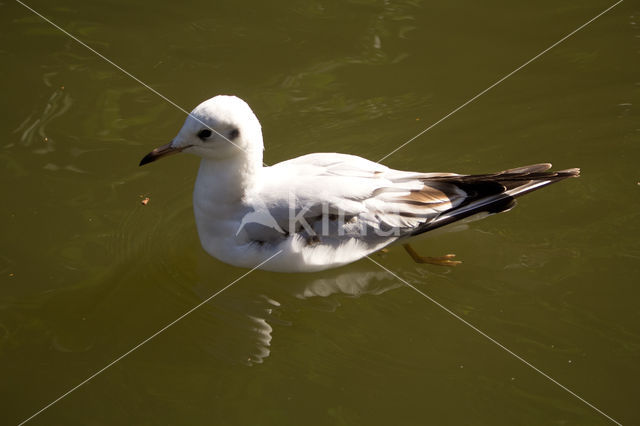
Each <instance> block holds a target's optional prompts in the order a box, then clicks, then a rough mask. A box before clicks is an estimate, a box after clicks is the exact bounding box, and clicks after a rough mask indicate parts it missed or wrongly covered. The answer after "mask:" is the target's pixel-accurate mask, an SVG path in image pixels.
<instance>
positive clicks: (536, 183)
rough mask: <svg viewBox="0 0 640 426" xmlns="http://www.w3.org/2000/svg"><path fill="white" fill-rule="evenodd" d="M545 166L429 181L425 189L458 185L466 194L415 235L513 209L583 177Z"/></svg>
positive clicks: (414, 233)
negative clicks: (535, 195) (533, 194)
mask: <svg viewBox="0 0 640 426" xmlns="http://www.w3.org/2000/svg"><path fill="white" fill-rule="evenodd" d="M550 168H551V164H549V163H542V164H534V165H531V166H524V167H518V168H515V169H509V170H505V171H502V172H498V173H492V174H484V175H453V176H435V177H429V178H425V180H424V184H425V186H431V187H435V188H438V187H442V186H443V185H444V186H449V185H454V186H455V187H456V188H458V189H459V190H462V191H463V192H464V193H466V196H465V198H464V201H463V202H462V203H460V204H458V205H456V206H454V207H453V208H451V209H449V210H446V211H444V212H442V213H441V214H439V215H438V216H437V217H436V218H434V219H432V220H430V221H428V222H426V223H424V224H423V225H421V226H419V227H418V228H417V229H416V230H415V231H413V232H412V233H411V235H419V234H422V233H425V232H428V231H432V230H434V229H437V228H440V227H442V226H445V225H448V224H450V223H453V222H457V221H459V220H462V219H466V218H468V217H471V216H474V215H477V214H482V213H484V214H494V213H500V212H505V211H508V210H511V209H512V208H513V207H514V206H515V205H516V200H515V199H516V198H517V197H520V196H521V195H524V194H527V193H529V192H532V191H535V190H537V189H540V188H542V187H545V186H547V185H550V184H552V183H555V182H559V181H561V180H563V179H566V178H570V177H578V176H580V169H578V168H573V169H566V170H559V171H557V172H554V171H549V169H550Z"/></svg>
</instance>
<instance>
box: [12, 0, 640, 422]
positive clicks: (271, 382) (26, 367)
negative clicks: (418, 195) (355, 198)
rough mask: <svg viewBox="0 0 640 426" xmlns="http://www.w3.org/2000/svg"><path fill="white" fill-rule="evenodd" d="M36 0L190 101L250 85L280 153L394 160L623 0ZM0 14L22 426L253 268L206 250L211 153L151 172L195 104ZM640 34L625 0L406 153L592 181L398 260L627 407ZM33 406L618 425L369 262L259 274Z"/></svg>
mask: <svg viewBox="0 0 640 426" xmlns="http://www.w3.org/2000/svg"><path fill="white" fill-rule="evenodd" d="M29 4H30V5H31V6H32V7H33V8H35V9H36V10H38V11H39V12H41V13H43V14H44V15H46V16H47V17H49V18H50V19H52V20H53V21H54V22H56V23H57V24H59V25H60V26H62V27H63V28H65V29H66V30H68V31H70V32H71V33H73V34H74V35H76V36H78V37H79V38H81V39H82V40H83V41H84V42H86V43H88V44H89V45H91V46H92V47H94V48H95V49H97V50H99V51H100V52H101V53H103V54H104V55H106V56H107V57H108V58H110V59H111V60H113V61H114V62H115V63H117V64H119V65H120V66H122V67H124V68H125V69H126V70H127V71H129V72H131V73H132V74H134V75H135V76H137V77H138V78H140V79H141V80H143V81H144V82H145V83H147V84H149V85H150V86H152V87H153V88H155V89H157V90H158V91H159V92H161V93H162V94H164V95H165V96H167V97H168V98H170V99H172V100H173V101H175V102H176V103H177V104H179V105H180V106H182V107H183V108H185V109H187V110H190V109H191V108H192V107H194V106H195V105H196V104H198V103H199V102H201V101H202V100H204V99H206V98H208V97H211V96H213V95H216V94H221V93H226V94H236V95H239V96H241V97H243V98H244V99H245V100H247V101H248V102H249V103H250V105H251V106H252V107H253V109H254V111H255V112H256V114H257V115H258V117H259V118H260V120H261V122H262V126H263V129H264V134H265V144H266V147H267V150H266V153H265V161H266V162H267V163H269V164H273V163H275V162H278V161H282V160H285V159H288V158H291V157H293V156H297V155H301V154H305V153H309V152H316V151H339V152H346V153H352V154H357V155H362V156H365V157H368V158H370V159H373V160H377V159H379V158H381V157H382V156H384V155H385V154H387V153H388V152H390V151H391V150H393V149H394V148H396V147H397V146H398V145H400V144H401V143H403V142H405V141H406V140H407V139H409V138H411V137H413V136H414V135H416V134H417V133H419V132H420V131H422V130H423V129H425V128H426V127H428V126H429V125H431V124H432V123H434V122H435V121H437V120H438V119H440V118H441V117H443V116H444V115H445V114H447V113H448V112H450V111H451V110H453V109H454V108H456V107H457V106H459V105H461V104H462V103H464V102H465V101H467V100H468V99H469V98H471V97H473V96H474V95H475V94H477V93H478V92H480V91H481V90H483V89H485V88H486V87H488V86H489V85H491V84H492V83H493V82H495V81H496V80H498V79H499V78H500V77H502V76H504V75H505V74H507V73H509V72H510V71H512V70H514V69H515V68H516V67H518V66H519V65H521V64H522V63H524V62H526V61H527V60H529V59H530V58H532V57H533V56H534V55H536V54H537V53H539V52H540V51H542V50H543V49H545V48H546V47H548V46H550V45H551V44H553V43H554V42H556V41H557V40H559V39H560V38H561V37H563V36H564V35H566V34H568V33H569V32H570V31H572V30H573V29H575V28H577V27H579V26H580V25H582V24H583V23H585V22H586V21H588V20H589V19H591V18H592V17H594V16H595V15H597V14H598V13H599V12H600V11H602V10H604V9H605V8H606V7H608V6H609V5H611V4H613V2H607V1H591V0H589V1H586V2H560V3H558V2H556V1H548V0H544V1H538V2H534V1H528V2H499V1H489V2H481V3H479V2H472V1H469V0H465V1H454V2H427V1H419V0H412V1H400V2H391V1H367V0H358V1H349V2H347V1H336V2H328V1H312V0H311V1H303V0H300V1H291V2H258V1H252V2H249V1H244V2H238V1H236V2H232V1H226V2H220V1H191V2H183V3H179V2H168V1H155V2H125V1H121V0H120V1H97V2H81V1H77V0H62V1H59V2H45V1H42V0H33V1H32V2H31V3H29ZM0 24H1V28H2V29H1V30H0V35H1V38H0V58H1V61H2V67H0V77H1V79H0V81H1V83H0V84H1V85H2V92H3V96H2V103H1V105H2V106H1V110H0V113H1V115H2V120H0V135H1V138H0V190H1V194H2V202H1V203H0V219H1V220H2V233H1V235H2V237H1V240H0V241H1V245H0V248H1V251H0V377H1V379H0V423H2V424H17V423H19V422H20V421H22V420H24V419H26V418H28V417H29V416H31V415H32V414H34V413H35V412H36V411H38V410H39V409H41V408H42V407H44V406H45V405H46V404H48V403H49V402H51V401H53V400H55V399H56V398H58V397H59V396H60V395H62V394H63V393H64V392H66V391H68V390H69V389H71V388H72V387H74V386H75V385H77V384H79V383H80V382H82V381H83V380H84V379H86V378H87V377H89V376H90V375H91V374H93V373H94V372H96V371H98V370H100V369H101V368H102V367H104V366H105V365H107V364H108V363H110V362H111V361H113V360H114V359H116V358H117V357H118V356H120V355H121V354H123V353H125V352H126V351H128V350H129V349H131V348H132V347H134V346H135V345H136V344H138V343H139V342H141V341H142V340H144V339H145V338H147V337H148V336H150V335H152V334H153V333H154V332H156V331H157V330H159V329H160V328H162V327H163V326H165V325H166V324H168V323H169V322H171V321H173V320H174V319H176V318H177V317H179V316H180V315H181V314H183V313H184V312H186V311H188V310H189V309H191V308H192V307H194V306H195V305H197V304H198V303H200V302H201V301H203V300H204V299H206V298H207V297H208V296H210V295H211V294H213V293H215V292H216V291H218V290H219V289H221V288H222V287H224V286H225V285H227V284H228V283H230V282H232V281H233V280H235V279H236V278H238V277H240V276H241V275H242V274H243V273H244V272H245V271H244V270H242V269H237V268H233V267H231V266H227V265H224V264H221V263H220V262H218V261H216V260H215V259H213V258H210V257H209V256H208V255H206V254H205V253H204V252H203V251H202V249H201V248H200V245H199V242H198V238H197V234H196V230H195V224H194V219H193V215H192V211H191V190H192V186H193V182H194V178H195V173H196V169H197V163H198V160H197V159H196V158H195V157H189V156H187V155H184V156H177V157H172V158H170V159H167V160H163V161H162V162H159V163H157V164H155V163H154V164H153V165H150V166H147V167H145V168H142V169H141V168H138V167H137V164H138V161H139V160H140V158H141V157H142V156H143V155H144V154H145V153H147V152H148V151H149V150H150V149H151V148H153V147H156V146H158V145H162V144H164V143H166V142H168V141H169V140H170V139H171V138H172V137H173V136H174V135H175V133H176V132H177V130H178V129H179V128H180V126H181V125H182V122H183V120H184V118H185V115H184V113H183V112H181V111H180V110H178V109H176V108H175V107H174V106H172V105H170V104H169V103H167V102H165V101H164V100H162V99H161V98H159V97H158V96H156V95H155V94H153V93H152V92H150V91H149V90H147V89H146V88H144V87H143V86H141V85H140V84H139V83H137V82H136V81H134V80H133V79H131V78H129V77H128V76H126V75H124V74H123V73H122V72H121V71H119V70H118V69H116V68H115V67H113V66H112V65H110V64H108V63H107V62H105V61H104V60H103V59H100V58H99V57H97V56H96V55H95V54H93V53H91V52H90V51H88V50H87V49H86V48H84V47H82V46H80V45H78V44H77V43H76V42H74V41H73V40H71V39H70V38H69V37H67V36H66V35H64V34H62V33H61V32H60V31H59V30H57V29H55V28H53V27H52V26H51V25H49V24H47V23H46V22H44V21H43V20H42V19H41V18H39V17H37V16H35V15H34V14H33V13H32V12H30V11H28V10H27V9H25V8H24V7H22V6H21V5H20V4H18V3H15V2H13V1H11V0H5V1H3V2H2V3H1V4H0ZM639 52H640V7H639V6H638V4H637V3H634V2H633V1H630V0H628V1H625V2H624V3H622V4H620V5H619V6H617V7H616V8H614V9H613V10H611V11H610V12H609V13H608V14H606V15H604V16H603V17H601V18H599V19H598V20H596V21H595V22H593V23H592V24H590V25H589V26H587V27H586V28H584V29H583V30H581V31H580V32H578V33H577V34H575V35H574V36H572V37H571V38H569V39H568V40H567V41H565V42H564V43H562V44H561V45H559V46H557V47H556V48H554V49H553V50H552V51H550V52H548V53H547V54H545V55H544V56H542V57H541V58H539V59H538V60H536V61H535V62H533V63H531V64H530V65H528V66H527V67H525V68H524V69H522V70H521V71H519V72H518V73H516V74H515V75H513V76H512V77H510V78H508V79H507V80H506V81H504V82H503V83H501V84H500V85H498V86H497V87H495V88H494V89H492V90H491V91H490V92H488V93H486V94H485V95H483V96H482V97H480V98H479V99H477V100H476V101H475V102H473V103H472V104H470V105H468V106H467V107H465V108H464V109H462V110H461V111H459V112H457V113H456V114H454V115H452V116H451V117H449V118H448V119H447V120H445V121H443V122H442V123H440V124H439V125H438V126H436V127H434V128H433V129H432V130H430V131H429V132H427V133H426V134H424V135H423V136H421V137H420V138H418V139H416V140H415V141H413V142H412V143H411V144H409V145H408V146H406V147H405V148H404V149H402V150H400V151H398V152H397V153H395V154H394V155H392V156H391V157H389V158H387V159H386V160H385V161H384V162H385V164H387V165H389V166H391V167H395V168H402V169H408V170H423V171H456V172H462V173H480V172H488V171H495V170H502V169H505V168H510V167H515V166H520V165H525V164H529V163H535V162H543V161H551V162H553V163H554V165H555V166H556V167H557V168H568V167H581V168H582V170H583V175H582V177H581V178H580V179H572V180H568V181H565V182H562V183H560V184H557V185H554V186H552V187H549V188H546V189H544V190H543V191H540V192H536V193H534V194H532V195H529V196H527V197H525V198H524V199H522V200H521V202H520V203H519V206H518V207H517V208H516V209H515V210H513V211H511V212H509V213H506V214H502V215H497V216H493V217H491V218H488V219H486V220H484V221H481V222H476V223H473V224H471V226H470V228H469V229H467V230H464V231H461V232H452V233H446V234H442V235H437V236H433V237H432V238H430V239H425V240H423V241H421V242H419V243H418V244H417V245H416V247H417V248H418V249H419V251H420V252H422V253H424V254H430V255H440V254H444V253H449V252H454V253H456V254H457V255H458V257H459V258H460V259H462V260H464V263H463V265H461V266H458V267H456V268H453V269H451V268H442V267H436V266H429V265H417V264H415V263H413V262H412V261H411V259H410V258H409V257H408V256H407V255H406V254H405V253H404V252H403V251H402V250H398V249H394V250H392V251H391V252H389V253H387V254H382V255H377V256H375V257H374V259H375V260H376V261H378V262H380V263H381V264H383V265H384V266H385V267H387V268H389V269H390V270H392V271H394V272H395V273H396V274H398V275H399V276H400V277H402V278H403V279H405V280H407V281H408V282H409V283H411V284H412V285H414V286H416V287H417V288H418V289H420V290H421V291H423V292H425V293H426V294H428V295H429V296H431V297H433V298H434V299H435V300H437V301H438V302H439V303H442V304H443V305H444V306H446V307H447V308H449V309H451V310H452V311H453V312H455V313H456V314H458V315H460V316H461V317H462V318H464V319H465V320H467V321H469V322H470V323H472V324H474V325H475V326H477V327H479V328H480V329H481V330H483V331H484V332H486V333H487V334H488V335H490V336H492V337H493V338H495V339H497V340H498V341H499V342H501V343H502V344H504V345H505V346H507V347H508V348H510V349H511V350H513V351H514V352H515V353H517V354H519V355H521V356H522V357H524V358H525V359H526V360H528V361H530V362H531V363H532V364H533V365H535V366H536V367H537V368H539V369H541V370H542V371H544V372H546V373H547V374H549V375H550V376H551V377H553V378H554V379H555V380H557V381H558V382H560V383H562V384H563V385H565V386H567V387H568V388H569V389H571V390H572V391H574V392H576V393H577V394H578V395H580V396H581V397H582V398H584V399H586V400H587V401H589V402H590V403H592V404H594V405H595V406H596V407H598V408H599V409H600V410H602V411H604V412H605V413H607V414H608V415H609V416H611V417H613V418H615V419H616V420H618V421H620V422H621V423H623V424H625V425H626V424H640V410H639V409H638V403H637V402H638V401H637V399H638V396H637V395H638V391H639V385H638V383H640V353H639V352H640V309H639V308H638V298H639V297H640V290H639V289H638V284H639V283H640V280H639V279H638V278H639V274H640V262H639V261H640V244H639V242H638V238H639V237H640V232H639V231H640V201H639V198H640V186H639V185H638V182H639V181H640V170H639V167H638V161H639V159H640V156H639V155H640V145H639V143H640V114H639V113H638V105H639V104H640V55H639ZM143 197H149V198H150V201H149V203H148V205H146V206H143V205H142V204H141V203H140V201H141V199H142V198H143ZM30 424H42V425H113V424H136V425H158V424H167V425H196V424H198V425H199V424H215V425H388V424H399V425H427V424H433V425H461V424H478V425H498V424H502V425H514V424H522V425H540V424H558V425H560V424H562V425H596V424H612V423H611V422H610V421H609V420H607V418H606V417H604V416H603V415H601V414H599V413H598V412H597V411H595V410H594V409H592V408H590V407H589V406H588V405H586V404H585V403H583V402H581V401H580V400H579V399H577V398H575V397H574V396H572V395H570V394H569V393H568V392H566V391H565V390H563V389H561V388H560V387H558V386H557V385H556V384H554V383H552V382H551V381H549V380H548V379H547V378H545V377H543V376H542V375H540V374H539V373H537V372H535V371H534V370H533V369H531V368H530V367H528V366H526V365H525V364H523V363H522V362H520V361H518V360H517V359H516V358H514V357H513V356H512V355H510V354H508V353H507V352H505V351H504V350H503V349H501V348H499V347H498V346H496V345H495V344H493V343H491V342H490V341H489V340H487V339H486V338H485V337H483V336H481V335H480V334H478V333H477V332H476V331H474V330H472V329H471V328H469V327H468V326H466V325H464V324H463V323H461V322H460V321H458V320H457V319H455V318H454V317H453V316H452V315H450V314H449V313H447V312H445V311H444V310H442V309H441V308H440V307H438V306H436V305H434V304H433V303H432V302H430V301H429V300H427V299H425V298H424V297H422V296H421V295H419V294H418V293H416V292H415V291H413V290H411V289H410V288H408V287H406V286H405V285H404V284H402V283H401V282H399V281H398V280H397V279H396V278H394V277H393V276H391V275H389V274H387V273H386V272H384V271H383V270H382V269H380V268H379V267H378V266H376V265H375V264H373V263H371V262H370V261H368V260H362V261H360V262H358V263H355V264H353V265H350V266H347V267H343V268H340V269H336V270H333V271H326V272H323V273H314V274H291V275H287V274H276V273H268V272H262V271H257V272H254V273H252V274H250V275H249V276H247V277H246V278H244V279H242V280H241V281H239V282H237V283H236V284H235V285H234V286H232V287H231V288H229V289H228V290H227V291H226V292H224V293H222V294H220V295H219V296H217V297H216V298H214V299H213V300H211V301H210V302H209V303H207V304H206V305H204V306H202V307H201V308H200V309H198V310H196V311H195V312H194V313H192V314H191V315H189V316H187V317H186V318H184V319H183V320H182V321H180V322H179V323H177V324H176V325H174V326H172V327H171V328H169V329H168V330H166V331H165V332H163V333H161V334H159V335H158V336H157V337H155V338H154V339H153V340H151V341H150V342H148V343H147V344H146V345H144V346H142V347H140V348H139V349H138V350H136V351H134V352H133V353H131V354H130V355H129V356H128V357H126V358H124V359H122V360H121V361H119V362H117V363H116V364H114V365H113V366H112V367H111V368H109V369H107V370H106V371H104V372H103V373H102V374H100V375H98V376H97V377H95V378H94V379H93V380H91V381H89V382H88V383H86V384H85V385H83V386H82V387H80V388H78V389H77V390H76V391H74V392H73V393H71V394H69V395H68V396H67V397H65V398H63V399H62V400H60V401H59V402H58V403H56V404H55V405H53V406H51V407H50V408H49V409H47V410H46V411H44V412H42V413H41V414H39V415H38V416H37V417H35V418H34V419H33V420H32V421H31V422H30Z"/></svg>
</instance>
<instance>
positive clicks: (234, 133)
mask: <svg viewBox="0 0 640 426" xmlns="http://www.w3.org/2000/svg"><path fill="white" fill-rule="evenodd" d="M239 135H240V130H238V129H233V130H232V131H231V132H229V139H231V140H234V139H235V138H237V137H238V136H239Z"/></svg>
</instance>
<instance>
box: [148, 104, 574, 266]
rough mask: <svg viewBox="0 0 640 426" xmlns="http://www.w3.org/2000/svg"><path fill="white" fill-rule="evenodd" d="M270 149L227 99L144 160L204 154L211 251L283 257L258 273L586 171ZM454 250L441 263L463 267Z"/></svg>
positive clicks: (357, 249)
mask: <svg viewBox="0 0 640 426" xmlns="http://www.w3.org/2000/svg"><path fill="white" fill-rule="evenodd" d="M263 150H264V146H263V142H262V129H261V126H260V122H259V121H258V119H257V117H256V116H255V114H254V113H253V111H252V110H251V108H250V107H249V105H248V104H247V103H246V102H244V101H243V100H242V99H240V98H238V97H235V96H222V95H221V96H216V97H214V98H211V99H209V100H207V101H205V102H203V103H201V104H200V105H198V106H197V107H196V108H195V109H194V110H193V111H192V112H191V113H190V114H189V116H188V117H187V119H186V121H185V123H184V125H183V126H182V129H180V131H179V132H178V135H177V136H176V137H175V138H174V139H173V140H172V141H171V143H169V144H167V145H165V146H162V147H159V148H156V149H154V150H153V151H152V152H150V153H149V154H147V155H146V156H145V157H144V158H143V159H142V161H141V162H140V165H144V164H147V163H150V162H152V161H154V160H156V159H158V158H161V157H164V156H166V155H169V154H172V153H177V152H187V153H191V154H195V155H198V156H199V157H201V158H202V160H201V162H200V170H199V172H198V177H197V179H196V183H195V188H194V192H193V209H194V213H195V219H196V224H197V228H198V235H199V237H200V242H201V244H202V247H203V248H204V250H205V251H206V252H207V253H209V254H210V255H211V256H213V257H215V258H217V259H219V260H221V261H223V262H225V263H229V264H231V265H235V266H239V267H244V268H253V267H255V266H256V265H258V264H260V263H261V262H263V261H265V260H267V259H269V257H271V256H274V254H276V253H278V254H277V255H276V256H274V257H273V258H272V259H271V260H269V261H268V262H266V263H265V264H264V265H262V266H261V269H266V270H271V271H279V272H311V271H318V270H323V269H328V268H335V267H338V266H341V265H345V264H347V263H350V262H354V261H356V260H358V259H361V258H363V257H365V256H367V255H369V254H371V253H373V252H375V251H377V250H380V249H382V248H384V247H386V246H387V245H389V244H392V243H395V242H402V243H407V240H408V239H409V238H410V237H413V236H416V235H419V234H424V233H425V232H427V231H431V230H434V229H437V228H440V227H442V226H444V225H448V224H450V223H452V222H456V221H459V220H461V219H466V218H469V217H471V216H478V215H486V214H491V213H498V212H502V211H506V210H509V209H510V208H512V207H513V206H514V204H515V198H516V197H518V196H520V195H523V194H526V193H528V192H531V191H533V190H536V189H539V188H541V187H543V186H545V185H548V184H550V183H553V182H557V181H559V180H561V179H564V178H567V177H574V176H578V175H579V169H567V170H562V171H557V172H553V171H548V169H549V168H550V167H551V164H547V163H545V164H536V165H532V166H525V167H519V168H516V169H510V170H505V171H502V172H498V173H491V174H484V175H459V174H455V173H421V172H410V171H401V170H394V169H390V168H388V167H386V166H383V165H381V164H378V163H374V162H372V161H369V160H366V159H364V158H361V157H357V156H354V155H347V154H338V153H316V154H308V155H303V156H301V157H298V158H294V159H291V160H287V161H283V162H281V163H278V164H275V165H273V166H270V167H267V166H264V165H263V162H262V152H263ZM406 248H407V250H408V251H409V253H410V254H411V255H412V257H413V258H414V260H416V261H420V260H425V259H426V258H421V257H420V256H419V255H417V253H415V251H413V250H412V249H411V247H410V246H408V245H406ZM452 256H453V255H448V256H446V257H444V258H441V263H444V264H454V263H456V262H455V261H451V260H450V259H451V257H452ZM427 261H428V260H427ZM436 263H437V262H436Z"/></svg>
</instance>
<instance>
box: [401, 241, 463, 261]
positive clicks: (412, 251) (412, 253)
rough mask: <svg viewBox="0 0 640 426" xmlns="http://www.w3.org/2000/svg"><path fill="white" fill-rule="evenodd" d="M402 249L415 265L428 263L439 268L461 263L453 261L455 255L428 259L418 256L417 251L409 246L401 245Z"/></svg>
mask: <svg viewBox="0 0 640 426" xmlns="http://www.w3.org/2000/svg"><path fill="white" fill-rule="evenodd" d="M402 247H404V249H405V250H406V251H407V253H409V256H411V258H412V259H413V261H414V262H416V263H430V264H432V265H440V266H456V265H459V264H461V263H462V261H460V260H453V258H454V257H456V255H455V254H445V255H444V256H440V257H428V256H420V255H419V254H418V252H417V251H415V249H414V248H413V247H411V246H410V245H409V244H403V245H402Z"/></svg>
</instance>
